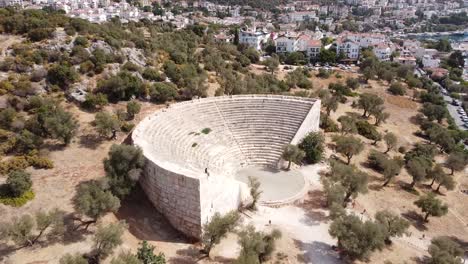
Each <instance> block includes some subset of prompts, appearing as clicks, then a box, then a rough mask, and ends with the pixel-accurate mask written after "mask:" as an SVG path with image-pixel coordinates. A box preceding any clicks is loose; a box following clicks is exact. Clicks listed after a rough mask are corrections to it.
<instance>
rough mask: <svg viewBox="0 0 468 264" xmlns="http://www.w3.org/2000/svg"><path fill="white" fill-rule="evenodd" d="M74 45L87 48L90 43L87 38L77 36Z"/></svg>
mask: <svg viewBox="0 0 468 264" xmlns="http://www.w3.org/2000/svg"><path fill="white" fill-rule="evenodd" d="M73 45H75V46H82V47H84V48H86V47H88V45H89V41H88V39H87V38H86V37H83V36H77V37H76V38H75V41H73Z"/></svg>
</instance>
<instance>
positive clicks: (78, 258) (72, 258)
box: [59, 254, 88, 264]
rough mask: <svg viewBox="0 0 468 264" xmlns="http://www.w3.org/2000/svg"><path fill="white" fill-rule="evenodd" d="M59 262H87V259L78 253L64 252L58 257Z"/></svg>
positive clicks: (73, 263) (86, 263) (83, 263)
mask: <svg viewBox="0 0 468 264" xmlns="http://www.w3.org/2000/svg"><path fill="white" fill-rule="evenodd" d="M59 264H88V260H87V259H85V258H84V257H83V256H81V255H80V254H76V255H71V254H65V255H63V256H62V257H61V258H60V260H59Z"/></svg>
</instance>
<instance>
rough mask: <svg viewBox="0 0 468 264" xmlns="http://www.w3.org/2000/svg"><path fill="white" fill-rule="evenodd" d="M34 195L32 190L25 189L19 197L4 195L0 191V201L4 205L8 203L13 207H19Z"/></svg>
mask: <svg viewBox="0 0 468 264" xmlns="http://www.w3.org/2000/svg"><path fill="white" fill-rule="evenodd" d="M34 197H35V195H34V192H33V191H32V190H29V191H26V192H24V193H23V195H21V196H19V197H8V196H4V195H2V194H1V192H0V203H2V204H4V205H9V206H13V207H21V206H23V205H25V204H26V203H27V202H29V201H31V200H32V199H34Z"/></svg>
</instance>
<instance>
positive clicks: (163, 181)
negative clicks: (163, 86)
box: [132, 95, 320, 238]
mask: <svg viewBox="0 0 468 264" xmlns="http://www.w3.org/2000/svg"><path fill="white" fill-rule="evenodd" d="M319 119H320V101H319V100H315V99H310V98H302V97H292V96H280V95H238V96H221V97H211V98H203V99H195V100H191V101H187V102H181V103H176V104H173V105H171V106H170V107H168V108H165V109H162V110H160V111H157V112H156V113H154V114H153V115H150V116H148V117H147V118H146V119H144V120H143V121H142V122H140V123H139V124H138V126H137V127H136V128H135V130H134V131H133V134H132V139H133V142H134V144H135V145H137V146H139V147H141V148H142V150H143V153H144V155H145V157H146V166H145V171H144V174H143V176H142V177H141V179H140V185H141V186H142V188H143V190H144V191H145V193H146V194H147V196H148V198H149V199H150V201H151V202H152V203H153V204H154V206H155V207H156V209H157V210H158V211H160V212H161V213H162V214H164V215H165V216H166V218H167V219H168V220H169V221H170V222H171V224H172V225H173V226H174V227H175V228H176V229H178V230H180V231H181V232H183V233H184V234H186V235H188V236H191V237H196V238H199V237H200V235H201V232H202V226H203V224H204V223H206V222H208V221H209V220H210V218H211V216H212V215H213V214H214V213H215V212H220V213H221V214H223V213H226V212H228V211H231V210H233V209H236V208H238V207H239V206H240V205H241V204H242V203H243V202H244V201H246V200H248V199H249V191H248V188H247V186H246V185H245V184H244V183H241V182H238V181H236V180H235V179H234V175H235V174H236V172H237V171H238V170H239V169H240V168H242V167H246V166H277V164H278V162H279V161H280V158H281V154H282V149H283V147H284V146H285V145H286V144H290V143H291V144H297V143H299V141H300V140H301V139H302V138H303V137H304V136H305V135H306V134H307V133H309V132H311V131H317V130H318V127H319ZM206 171H207V172H208V173H206Z"/></svg>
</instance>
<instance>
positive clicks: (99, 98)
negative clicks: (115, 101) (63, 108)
mask: <svg viewBox="0 0 468 264" xmlns="http://www.w3.org/2000/svg"><path fill="white" fill-rule="evenodd" d="M108 103H109V101H108V100H107V95H105V94H103V93H96V94H94V93H87V94H86V98H85V101H84V102H83V103H82V104H81V105H82V106H83V107H84V108H87V109H98V108H102V107H103V106H105V105H107V104H108Z"/></svg>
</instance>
